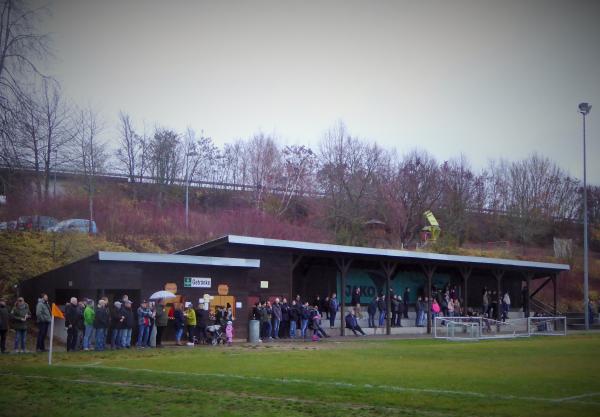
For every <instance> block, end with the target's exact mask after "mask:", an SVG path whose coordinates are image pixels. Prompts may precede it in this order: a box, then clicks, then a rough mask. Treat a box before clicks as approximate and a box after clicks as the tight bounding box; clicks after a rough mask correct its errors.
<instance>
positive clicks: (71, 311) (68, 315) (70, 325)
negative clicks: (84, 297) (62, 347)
mask: <svg viewBox="0 0 600 417" xmlns="http://www.w3.org/2000/svg"><path fill="white" fill-rule="evenodd" d="M80 321H81V318H80V313H79V308H78V305H77V298H76V297H71V300H69V303H68V304H67V305H66V307H65V327H66V328H67V352H73V351H75V350H77V336H78V331H79V322H80Z"/></svg>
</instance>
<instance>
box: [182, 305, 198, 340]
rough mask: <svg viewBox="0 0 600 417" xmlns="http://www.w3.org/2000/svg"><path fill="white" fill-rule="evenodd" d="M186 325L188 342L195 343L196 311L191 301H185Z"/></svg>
mask: <svg viewBox="0 0 600 417" xmlns="http://www.w3.org/2000/svg"><path fill="white" fill-rule="evenodd" d="M184 315H185V325H186V326H187V336H188V342H190V343H194V329H195V328H196V311H195V310H194V306H192V303H190V302H189V301H186V303H185V312H184Z"/></svg>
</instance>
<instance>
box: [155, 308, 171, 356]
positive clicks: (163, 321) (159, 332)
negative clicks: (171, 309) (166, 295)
mask: <svg viewBox="0 0 600 417" xmlns="http://www.w3.org/2000/svg"><path fill="white" fill-rule="evenodd" d="M168 323H169V313H167V310H166V309H165V300H160V301H159V302H158V304H157V305H156V347H157V348H160V347H162V336H163V332H164V331H165V329H166V328H167V324H168Z"/></svg>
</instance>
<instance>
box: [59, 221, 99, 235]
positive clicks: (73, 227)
mask: <svg viewBox="0 0 600 417" xmlns="http://www.w3.org/2000/svg"><path fill="white" fill-rule="evenodd" d="M48 231H49V232H58V233H61V232H81V233H89V231H90V221H89V220H87V219H67V220H63V221H61V222H58V223H57V224H56V225H55V226H53V227H51V228H49V229H48ZM91 233H92V234H94V235H95V234H96V233H98V228H97V227H96V222H95V221H93V220H92V232H91Z"/></svg>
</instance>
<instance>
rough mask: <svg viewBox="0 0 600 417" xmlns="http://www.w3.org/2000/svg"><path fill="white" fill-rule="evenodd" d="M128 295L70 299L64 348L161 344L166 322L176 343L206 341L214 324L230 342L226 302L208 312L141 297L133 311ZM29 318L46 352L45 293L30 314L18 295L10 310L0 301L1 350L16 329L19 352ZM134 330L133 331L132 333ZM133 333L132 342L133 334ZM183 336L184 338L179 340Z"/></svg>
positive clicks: (230, 318)
mask: <svg viewBox="0 0 600 417" xmlns="http://www.w3.org/2000/svg"><path fill="white" fill-rule="evenodd" d="M132 306H133V301H132V300H130V299H129V297H128V296H127V295H124V296H123V297H122V298H121V299H120V300H118V301H115V302H114V303H113V304H112V306H109V300H108V298H106V297H102V298H101V299H100V300H98V302H97V303H96V302H94V301H93V300H91V299H84V300H78V299H77V298H76V297H71V299H70V300H69V302H68V303H67V304H66V305H65V307H64V313H63V315H64V323H65V324H64V325H65V327H66V332H67V340H66V349H67V351H68V352H72V351H77V350H83V351H89V350H96V351H103V350H105V349H106V348H107V345H108V347H109V348H110V349H129V348H132V347H137V348H139V349H144V348H150V347H157V348H161V347H162V346H163V343H162V342H163V336H164V333H165V329H166V328H167V326H168V324H169V322H170V321H172V322H173V326H174V328H175V345H177V346H183V345H184V344H204V343H207V340H208V338H209V334H208V333H209V332H208V331H207V329H208V328H209V326H211V325H215V324H217V325H218V326H220V327H222V328H223V329H224V330H225V331H224V334H225V340H226V342H227V344H229V345H231V343H232V341H233V312H232V308H231V305H229V304H228V305H227V306H217V307H216V312H215V314H214V315H213V314H211V313H210V312H209V311H208V309H206V308H205V306H204V304H202V303H199V304H198V305H197V308H194V307H193V305H192V303H190V302H186V303H175V304H174V305H172V306H170V307H167V305H166V302H165V300H158V301H156V302H153V301H148V300H142V301H141V302H140V303H139V307H138V308H137V309H135V310H134V309H133V308H132ZM31 319H35V323H36V326H37V339H36V347H35V350H36V352H46V351H47V350H46V339H47V336H48V329H49V326H50V322H51V320H52V314H51V307H50V304H49V302H48V296H47V295H46V294H42V295H41V296H40V298H39V299H38V302H37V305H36V308H35V316H34V315H32V312H31V310H30V308H29V305H28V304H27V303H26V302H25V300H24V299H23V298H22V297H18V298H17V300H16V302H15V304H14V306H13V307H12V308H9V307H8V306H7V302H6V300H5V299H0V350H1V352H2V353H7V352H8V350H7V348H6V336H7V332H8V330H9V328H10V329H13V330H14V331H15V341H14V352H15V353H24V352H26V351H27V349H26V338H27V329H28V326H29V322H30V321H31ZM134 329H136V330H137V332H134ZM134 333H135V334H137V339H136V340H135V344H134V343H132V335H133V334H134ZM184 340H187V342H186V343H184Z"/></svg>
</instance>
